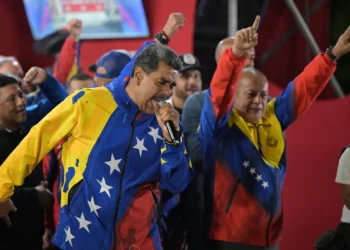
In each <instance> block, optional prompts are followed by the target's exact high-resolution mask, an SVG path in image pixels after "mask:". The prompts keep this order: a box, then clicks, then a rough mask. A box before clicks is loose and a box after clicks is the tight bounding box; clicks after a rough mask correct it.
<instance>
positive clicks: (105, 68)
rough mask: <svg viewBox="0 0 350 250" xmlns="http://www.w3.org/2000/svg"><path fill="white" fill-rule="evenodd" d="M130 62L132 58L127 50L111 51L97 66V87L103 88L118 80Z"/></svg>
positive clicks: (101, 58) (98, 61)
mask: <svg viewBox="0 0 350 250" xmlns="http://www.w3.org/2000/svg"><path fill="white" fill-rule="evenodd" d="M130 60H131V56H130V54H129V53H128V52H127V51H126V50H111V51H109V52H107V53H105V54H104V55H103V56H101V57H100V59H98V60H97V62H96V65H95V68H96V72H95V76H96V79H95V81H96V85H97V86H98V87H101V86H103V85H105V84H108V83H110V82H111V81H112V80H113V79H114V78H117V77H118V76H119V75H120V73H121V71H122V70H123V68H124V67H125V66H126V65H127V64H128V63H129V62H130ZM90 67H91V66H90Z"/></svg>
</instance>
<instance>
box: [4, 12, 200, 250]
mask: <svg viewBox="0 0 350 250" xmlns="http://www.w3.org/2000/svg"><path fill="white" fill-rule="evenodd" d="M184 22H185V18H184V17H183V15H182V14H180V13H172V14H171V15H170V16H169V19H168V21H167V23H166V25H165V26H164V28H163V30H162V31H161V32H159V33H158V34H157V35H156V38H155V40H154V41H152V42H150V43H145V45H144V46H143V47H142V48H141V49H140V50H139V51H138V52H137V54H136V56H134V57H133V59H132V60H131V61H130V63H129V64H128V65H127V66H126V67H125V68H124V69H123V71H122V72H121V74H120V76H119V77H118V78H117V79H115V80H113V81H112V82H111V83H110V84H108V85H106V87H103V88H95V89H81V90H78V91H76V92H75V93H74V94H73V95H71V96H69V97H68V98H67V99H66V100H65V101H63V102H62V103H61V104H60V105H59V106H58V107H57V108H56V109H55V110H53V111H52V112H51V113H50V114H49V115H48V116H46V117H45V118H44V119H43V120H42V121H41V122H40V123H39V124H38V125H37V126H35V127H34V128H33V129H32V130H31V131H30V133H29V134H28V135H27V137H26V138H25V139H24V140H23V141H22V143H21V144H20V145H19V146H18V147H17V149H16V150H15V151H14V152H13V153H12V154H11V155H10V156H9V158H8V159H7V160H6V161H5V162H4V164H3V165H2V166H1V167H0V216H2V217H4V218H5V219H6V218H7V215H8V213H9V212H10V211H12V210H14V209H15V207H14V205H15V204H13V203H12V201H11V200H10V198H11V195H12V193H13V187H14V186H15V185H16V186H18V185H21V183H23V180H24V178H25V177H26V176H27V175H28V174H29V173H30V172H31V171H32V170H33V169H34V167H35V165H36V163H37V162H38V161H40V160H41V158H42V157H43V156H44V155H45V154H47V152H48V151H49V150H51V149H52V148H53V147H54V146H55V145H56V144H57V143H58V142H59V141H60V140H62V139H63V140H64V143H63V150H62V163H63V171H62V172H63V174H62V188H61V201H60V205H61V212H60V218H59V224H58V227H57V229H56V232H55V235H54V237H53V243H54V244H55V245H56V246H58V247H59V248H62V249H101V250H105V249H114V250H115V249H134V248H135V249H161V243H160V240H159V233H158V226H157V224H156V220H155V218H156V211H157V204H158V201H159V189H158V186H159V188H160V189H166V190H168V191H170V192H173V193H178V192H181V191H182V190H184V189H185V188H186V187H187V185H188V183H189V182H190V180H191V179H192V177H193V170H192V168H191V166H190V159H189V156H188V155H187V153H186V149H185V147H184V143H183V142H182V140H179V143H177V142H176V141H174V140H172V137H171V136H170V133H169V132H170V131H169V130H168V128H167V125H166V124H172V126H173V127H174V129H175V131H177V133H179V135H180V136H181V137H182V129H181V126H180V124H179V117H180V116H179V114H178V112H177V111H176V110H175V109H174V107H173V106H172V105H170V104H169V103H167V104H164V105H162V107H159V105H158V103H157V102H160V101H163V100H166V99H168V98H169V96H170V94H171V89H172V88H173V87H174V81H175V78H176V76H177V72H178V70H180V69H181V62H180V60H179V58H178V57H177V55H176V53H175V52H174V51H172V50H171V49H169V48H168V47H166V46H164V45H162V44H167V43H168V42H169V41H170V39H171V38H172V37H173V36H174V35H175V34H176V33H177V31H178V30H179V28H180V27H182V26H183V25H184ZM160 43H162V44H160ZM96 117H98V119H96ZM57 128H58V129H57ZM172 132H174V131H172ZM181 137H179V138H181ZM7 219H8V218H7Z"/></svg>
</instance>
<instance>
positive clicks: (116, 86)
mask: <svg viewBox="0 0 350 250" xmlns="http://www.w3.org/2000/svg"><path fill="white" fill-rule="evenodd" d="M129 81H130V77H125V78H124V79H121V78H120V77H118V78H117V79H115V80H113V81H112V82H111V83H109V84H107V85H105V86H106V88H108V89H109V90H110V91H111V92H112V95H113V97H114V99H115V101H116V103H117V104H118V107H122V108H123V109H126V110H127V111H128V112H129V114H130V115H131V116H132V117H136V115H137V114H138V112H139V107H138V106H137V104H136V103H135V102H134V101H133V100H132V99H131V98H130V97H129V95H128V93H127V92H126V91H125V87H126V85H127V84H128V83H129ZM153 116H154V115H147V114H144V113H142V115H141V116H140V117H138V120H146V119H148V118H151V117H153Z"/></svg>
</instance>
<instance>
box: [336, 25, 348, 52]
mask: <svg viewBox="0 0 350 250" xmlns="http://www.w3.org/2000/svg"><path fill="white" fill-rule="evenodd" d="M349 51H350V26H349V27H348V28H347V29H346V31H345V32H344V33H343V34H342V35H341V36H340V37H339V39H338V42H337V44H336V45H335V46H334V48H333V50H332V53H333V55H335V56H336V57H341V56H342V55H345V54H347V53H348V52H349Z"/></svg>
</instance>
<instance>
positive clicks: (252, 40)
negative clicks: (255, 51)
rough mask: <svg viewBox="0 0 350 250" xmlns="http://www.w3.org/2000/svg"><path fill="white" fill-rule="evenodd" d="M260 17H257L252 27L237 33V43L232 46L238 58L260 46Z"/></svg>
mask: <svg viewBox="0 0 350 250" xmlns="http://www.w3.org/2000/svg"><path fill="white" fill-rule="evenodd" d="M259 23H260V16H256V18H255V21H254V23H253V25H252V26H251V27H248V28H246V29H241V30H239V31H237V33H236V35H235V41H234V43H233V45H232V52H233V53H234V54H235V55H236V56H243V55H244V54H245V53H246V52H247V51H248V50H250V49H251V48H253V47H255V46H256V45H257V44H258V32H257V30H258V27H259Z"/></svg>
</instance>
